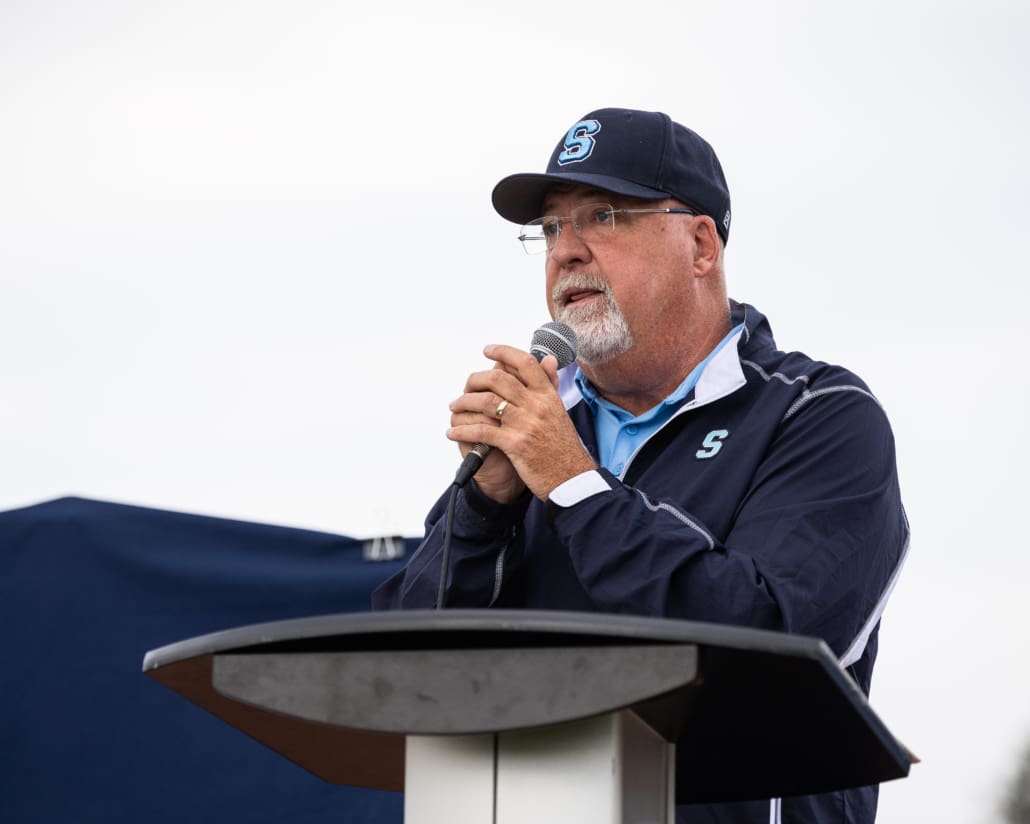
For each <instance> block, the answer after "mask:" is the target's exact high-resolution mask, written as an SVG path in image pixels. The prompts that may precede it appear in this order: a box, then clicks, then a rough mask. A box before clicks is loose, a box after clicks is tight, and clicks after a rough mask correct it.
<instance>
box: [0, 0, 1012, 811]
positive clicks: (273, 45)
mask: <svg viewBox="0 0 1030 824" xmlns="http://www.w3.org/2000/svg"><path fill="white" fill-rule="evenodd" d="M1028 42H1030V6H1028V5H1027V4H1025V3H1019V2H1015V0H1013V1H1012V2H990V1H986V2H985V0H976V2H973V0H970V2H962V3H957V2H939V1H937V2H908V3H895V2H863V3H861V4H859V3H848V4H844V3H840V2H829V0H823V2H818V1H817V0H812V1H811V2H797V1H795V2H777V3H767V2H757V1H756V2H726V3H704V4H701V3H697V2H689V1H688V0H678V2H664V3H663V2H656V3H646V4H626V3H612V2H605V1H604V0H598V1H597V2H593V3H590V4H588V5H586V6H584V7H583V9H579V8H577V7H575V6H574V5H572V6H570V5H568V4H546V5H541V6H540V7H536V6H534V5H533V4H528V5H527V4H521V5H520V4H514V5H513V4H507V3H506V4H488V3H483V2H478V3H473V2H469V3H455V2H443V3H434V4H428V3H416V2H412V3H393V4H390V5H387V4H367V3H345V2H342V0H341V2H304V1H303V0H300V1H298V0H291V1H290V2H267V1H266V2H254V1H253V0H249V1H247V2H244V0H240V1H239V2H231V0H202V1H201V0H188V1H186V2H184V0H176V2H164V3H158V2H143V1H141V0H123V2H116V1H115V0H95V1H94V2H89V3H77V2H71V0H50V2H47V1H46V0H0V296H2V297H0V466H2V467H3V470H4V471H3V472H0V509H6V508H12V507H17V506H23V505H26V504H31V503H36V502H39V501H43V500H48V499H51V498H55V497H59V496H62V495H67V494H77V495H82V496H86V497H93V498H102V499H107V500H115V501H123V502H127V503H135V504H141V505H146V506H154V507H159V508H165V509H176V510H186V511H192V512H199V513H205V514H212V515H221V516H229V517H235V518H243V519H247V520H256V521H264V522H271V523H278V524H285V525H295V526H304V527H310V528H315V529H323V530H327V531H332V532H339V533H344V534H349V535H354V536H364V535H370V534H375V533H379V532H401V533H404V534H409V535H412V534H417V533H419V532H420V529H421V520H422V516H423V513H424V512H425V510H426V509H427V508H428V506H429V505H430V503H431V502H432V501H433V500H434V499H435V498H436V496H437V494H438V493H439V492H440V491H442V489H443V488H444V486H445V485H446V484H447V483H448V482H449V480H450V478H451V477H452V475H453V471H454V467H455V465H456V461H457V454H456V451H455V449H454V448H453V447H452V446H451V445H450V444H449V443H448V442H447V441H446V440H445V439H444V437H443V430H444V429H445V427H446V426H447V420H448V413H447V402H448V401H449V400H450V399H451V398H452V397H454V396H455V395H457V394H458V392H459V390H460V387H461V385H462V383H463V382H464V378H465V375H466V374H467V373H468V372H470V371H472V370H473V369H475V368H480V367H481V366H482V365H485V361H484V360H483V359H482V357H481V355H480V351H481V347H482V346H483V344H485V343H487V342H505V343H515V344H525V343H528V340H529V337H530V335H531V333H532V330H533V329H534V328H535V327H536V326H537V325H538V324H539V323H540V322H542V321H543V320H546V311H545V308H544V302H543V287H542V277H541V272H540V261H539V260H537V259H535V258H528V257H526V256H525V255H523V253H522V251H521V250H520V248H519V246H518V244H517V242H516V241H515V240H514V235H515V227H512V226H510V225H509V224H506V223H505V222H504V221H502V220H501V219H500V218H499V217H497V216H496V215H495V214H494V213H493V211H492V209H491V208H490V205H489V193H490V190H491V188H492V187H493V184H494V183H495V182H496V181H497V180H498V179H499V178H500V177H502V176H504V175H506V174H508V173H510V172H516V171H537V170H542V168H543V166H544V164H545V163H546V160H547V157H548V155H549V154H550V152H551V149H552V148H553V146H554V144H555V142H556V141H557V139H558V138H559V136H560V135H561V134H562V133H563V132H564V131H565V129H566V128H567V127H568V126H569V125H570V124H571V123H572V122H574V121H575V120H577V119H578V118H579V117H580V116H581V115H583V114H585V113H586V112H588V111H590V110H592V109H594V108H599V107H602V106H629V107H633V108H644V109H658V110H662V111H666V112H668V113H669V114H671V115H672V116H673V117H674V118H675V119H677V120H679V121H681V122H683V123H686V124H687V125H689V126H691V127H692V128H694V129H696V130H697V131H699V132H701V134H703V135H705V136H706V137H707V138H708V139H709V140H710V141H711V142H712V143H713V144H714V145H715V147H716V150H717V151H718V153H719V155H720V157H721V159H722V162H723V166H724V168H725V169H726V173H727V177H728V179H729V183H730V188H731V192H732V194H733V207H734V226H733V235H732V238H731V242H730V245H729V249H728V258H727V265H728V271H729V279H730V285H731V293H732V294H733V296H734V297H737V298H738V299H742V300H747V301H748V302H750V303H753V304H755V305H757V306H758V307H759V308H760V309H761V310H762V311H764V312H765V313H766V314H767V315H769V317H770V319H771V321H772V324H773V329H774V331H775V332H776V334H777V338H778V342H779V343H780V345H781V347H782V348H797V349H802V350H803V351H805V352H807V353H808V354H810V355H813V356H815V357H818V358H820V359H823V360H830V361H837V362H841V363H844V364H845V365H847V366H849V367H851V368H852V369H854V370H855V371H857V372H858V373H859V374H860V375H862V376H863V377H864V378H865V379H866V381H867V382H868V383H869V384H870V385H871V386H872V388H873V390H874V392H876V393H877V395H878V396H879V397H880V399H881V400H882V402H883V403H884V405H885V406H886V408H887V410H888V412H889V414H890V415H891V418H892V421H893V424H894V428H895V433H896V436H897V441H898V450H899V460H900V471H901V477H902V483H903V490H904V494H905V499H906V503H907V505H908V509H909V514H910V518H911V520H912V524H913V534H914V539H913V549H912V558H911V561H910V565H909V567H908V569H907V571H906V575H905V577H904V578H903V580H902V583H901V584H900V586H899V588H898V590H897V591H896V593H895V599H894V601H893V603H892V605H891V606H890V608H889V609H888V612H887V615H886V617H885V620H884V626H883V632H882V639H881V656H880V660H879V663H878V670H877V674H876V678H875V679H874V685H873V695H872V702H873V706H874V708H876V709H877V710H878V712H879V713H880V714H881V716H882V717H883V718H884V719H885V720H886V721H887V722H888V724H889V725H890V726H891V728H892V730H893V731H894V732H895V733H896V734H897V735H898V736H899V737H900V738H901V739H902V740H903V741H905V742H906V743H907V744H908V745H909V746H910V747H911V748H912V749H914V750H915V751H916V752H917V753H918V754H919V755H920V756H921V757H922V758H923V760H924V763H922V764H921V765H918V766H916V767H915V768H914V770H913V775H912V777H911V778H909V779H907V780H905V781H901V782H895V783H893V784H890V785H887V786H885V787H884V789H883V793H882V802H881V814H880V818H879V820H880V822H882V823H883V824H899V823H900V822H910V821H916V820H919V821H934V822H944V823H947V822H962V823H963V824H965V822H972V824H980V823H981V822H991V821H996V820H998V819H999V815H998V813H997V809H996V808H997V803H998V799H999V797H1000V795H1001V791H1002V789H1003V787H1004V786H1005V785H1006V783H1007V782H1008V780H1009V778H1010V775H1011V774H1012V773H1013V770H1014V767H1013V764H1012V759H1013V757H1014V754H1015V752H1016V751H1017V749H1018V748H1019V747H1020V746H1021V744H1022V742H1023V741H1025V740H1027V739H1028V738H1030V664H1028V663H1027V661H1026V647H1027V641H1026V635H1027V629H1028V628H1030V598H1027V597H1026V594H1025V581H1026V580H1027V578H1028V574H1030V553H1028V546H1027V539H1026V538H1025V529H1024V526H1023V520H1024V511H1023V506H1025V505H1026V503H1025V498H1026V488H1027V485H1026V482H1025V481H1024V479H1023V466H1024V465H1025V464H1026V463H1027V460H1028V458H1030V449H1028V445H1027V438H1026V434H1025V432H1026V420H1027V411H1026V410H1027V403H1028V400H1030V391H1028V387H1030V381H1028V378H1027V377H1026V373H1025V371H1024V370H1023V368H1022V367H1020V366H1019V363H1021V362H1022V357H1020V356H1019V355H1018V350H1017V349H1016V345H1017V333H1018V328H1019V327H1018V317H1019V315H1018V310H1019V306H1020V304H1021V303H1022V300H1023V299H1024V297H1025V295H1026V286H1025V283H1026V280H1027V275H1028V274H1030V273H1028V268H1030V267H1028V265H1027V262H1026V261H1027V255H1026V250H1025V242H1024V238H1025V237H1026V234H1027V229H1026V227H1027V225H1028V221H1030V206H1028V202H1027V196H1026V192H1027V191H1028V188H1030V164H1028V162H1027V159H1026V146H1027V144H1028V142H1030V141H1028V134H1027V132H1028V128H1027V126H1028V109H1027V101H1028V100H1030V95H1028V92H1030V71H1028V70H1030V57H1028V55H1030V49H1028V48H1027V43H1028ZM1012 312H1016V314H1015V315H1012V314H1011V313H1012Z"/></svg>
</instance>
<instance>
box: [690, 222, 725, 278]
mask: <svg viewBox="0 0 1030 824" xmlns="http://www.w3.org/2000/svg"><path fill="white" fill-rule="evenodd" d="M693 230H694V275H695V276H696V277H705V276H706V275H708V274H709V272H711V271H712V270H713V269H715V268H717V266H718V263H719V256H720V254H721V253H722V241H721V240H720V239H719V232H718V231H717V230H716V228H715V221H714V220H712V219H711V218H710V217H708V215H698V216H697V217H696V218H695V219H694V225H693Z"/></svg>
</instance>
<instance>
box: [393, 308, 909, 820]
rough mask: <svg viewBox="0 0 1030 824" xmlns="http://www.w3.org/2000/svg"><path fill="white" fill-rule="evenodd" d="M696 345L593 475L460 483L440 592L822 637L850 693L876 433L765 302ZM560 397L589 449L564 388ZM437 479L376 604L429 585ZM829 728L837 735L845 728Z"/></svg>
mask: <svg viewBox="0 0 1030 824" xmlns="http://www.w3.org/2000/svg"><path fill="white" fill-rule="evenodd" d="M732 315H733V318H732V322H733V324H734V325H736V324H738V323H740V322H741V321H743V323H744V326H743V328H742V330H741V331H740V333H739V335H738V337H737V339H736V341H731V342H730V343H729V344H727V345H726V346H725V347H723V349H722V350H721V351H720V352H719V353H718V354H717V355H716V356H715V357H714V358H713V359H712V360H711V361H710V362H709V364H708V365H707V367H706V368H705V370H704V371H703V372H702V374H701V376H700V378H699V380H698V382H697V384H696V386H695V388H694V390H693V392H692V393H691V395H690V396H689V397H688V398H687V400H686V402H685V403H684V404H683V406H682V407H681V408H680V409H679V410H678V411H677V413H676V415H675V416H674V417H673V418H672V419H671V420H670V421H669V422H668V423H666V425H665V426H664V427H662V428H661V429H660V430H659V431H658V432H657V433H655V434H654V435H653V436H652V437H651V438H650V439H649V440H648V441H647V442H646V443H645V444H643V446H642V447H641V448H640V449H639V450H638V451H637V452H636V453H635V454H634V455H633V456H632V458H631V459H630V460H629V461H628V462H627V465H626V468H625V470H624V472H623V475H622V477H621V478H616V477H615V476H614V475H612V474H611V473H610V472H608V471H607V470H604V469H600V470H598V471H599V472H600V474H601V475H602V476H603V478H604V480H605V481H606V482H607V484H608V486H609V487H610V489H609V490H607V491H603V492H599V493H597V494H594V495H591V496H590V497H588V498H586V499H584V500H582V501H580V502H578V503H576V504H574V505H572V506H569V507H564V508H563V507H560V506H557V505H555V504H554V503H552V502H548V503H544V502H542V501H540V500H539V499H537V498H535V497H534V496H532V495H531V494H529V493H528V492H527V493H526V494H525V496H524V497H523V498H522V499H520V500H519V501H517V502H515V503H512V504H507V505H501V504H497V503H494V502H493V501H491V500H489V499H488V498H486V497H485V496H483V495H482V494H480V493H479V492H478V491H477V489H476V488H475V487H474V483H472V484H469V487H466V489H465V490H464V491H463V492H462V494H461V495H460V496H459V500H458V503H457V508H456V513H455V518H454V533H453V542H452V549H451V552H452V556H451V572H450V576H449V583H448V587H447V605H448V606H450V607H470V608H476V607H478V608H481V607H487V606H492V607H505V608H526V609H559V610H577V611H587V612H589V611H596V612H613V613H627V614H634V615H648V616H655V617H668V618H682V619H688V620H696V621H712V622H718V623H726V624H734V625H738V626H747V627H759V628H764V629H773V630H780V631H785V632H792V633H797V634H802V635H809V636H815V637H819V638H822V639H824V640H825V641H826V642H827V643H828V644H829V646H830V647H831V648H832V649H833V650H834V652H835V653H836V654H837V655H838V656H839V658H840V661H841V663H842V665H843V666H844V667H846V668H847V669H848V670H849V672H850V673H851V674H852V676H853V677H854V678H855V680H856V682H857V683H858V684H859V685H860V686H861V688H862V690H863V691H864V692H865V693H866V694H868V692H869V686H870V679H871V676H872V668H873V662H874V660H875V657H876V640H877V627H878V624H879V619H880V615H881V613H882V611H883V608H884V605H885V603H886V600H887V597H888V595H889V594H890V591H891V589H892V588H893V585H894V581H895V580H896V577H897V574H898V572H899V570H900V567H901V564H902V562H903V560H904V556H905V553H906V551H907V546H908V524H907V521H906V518H905V514H904V510H903V508H902V504H901V497H900V492H899V486H898V477H897V470H896V466H895V454H894V439H893V435H892V433H891V429H890V425H889V423H888V421H887V418H886V415H885V414H884V411H883V409H882V408H881V407H880V404H879V403H878V402H877V401H876V399H875V398H874V397H873V395H872V394H871V393H870V392H869V389H868V388H867V387H866V385H865V384H864V383H863V382H862V381H861V380H860V379H859V378H858V377H856V376H855V375H854V374H852V373H851V372H849V371H847V370H846V369H843V368H841V367H839V366H833V365H830V364H826V363H821V362H818V361H813V360H811V359H810V358H808V357H806V356H805V355H803V354H800V353H798V352H790V353H786V352H781V351H779V350H777V349H776V345H775V343H774V341H773V337H772V331H771V329H770V327H769V324H768V322H767V321H766V319H765V317H764V316H763V315H761V314H760V313H759V312H757V311H756V310H755V309H754V308H753V307H750V306H747V305H744V304H734V305H733V311H732ZM566 404H567V406H568V407H569V410H568V411H569V415H570V416H571V417H572V420H573V421H574V422H575V425H576V429H577V431H578V432H579V436H580V438H581V439H582V441H583V444H584V445H585V447H586V448H587V450H588V451H589V452H590V453H591V455H593V456H594V457H595V458H596V455H597V452H596V438H595V434H594V424H593V417H592V414H591V412H590V410H589V408H588V406H587V404H586V403H585V402H584V401H583V400H582V398H581V397H580V396H579V394H578V391H576V390H571V391H569V392H567V393H566ZM447 498H448V495H447V494H445V495H444V496H443V497H441V499H440V500H439V501H438V502H437V504H436V505H435V506H434V507H433V509H432V510H431V511H430V513H429V516H428V518H427V521H426V537H425V540H424V541H423V543H422V545H421V546H420V547H419V549H418V551H417V552H416V553H415V554H414V555H413V556H412V558H411V561H410V562H409V563H408V564H407V566H406V567H405V569H403V570H402V571H401V572H399V573H398V574H396V575H395V576H393V577H392V578H391V579H389V580H388V581H386V582H385V583H384V584H383V585H382V586H381V587H380V588H379V589H378V590H377V591H376V592H375V594H374V595H373V606H374V607H375V608H376V609H398V608H429V607H432V606H433V605H434V604H435V602H436V594H437V588H438V584H439V576H440V555H441V550H442V545H443V529H444V520H445V518H444V514H445V511H446V505H447ZM847 745H848V744H847V742H841V746H847ZM875 809H876V788H875V787H869V788H863V789H860V790H849V791H845V792H840V793H833V794H829V795H822V796H806V797H802V798H788V799H783V801H782V802H779V801H774V802H772V811H771V812H770V802H760V803H759V802H755V803H745V804H719V805H681V806H679V807H678V808H677V820H678V821H680V822H748V824H751V822H761V824H766V823H767V822H770V821H790V822H835V824H837V823H839V822H871V821H872V820H873V818H874V817H875Z"/></svg>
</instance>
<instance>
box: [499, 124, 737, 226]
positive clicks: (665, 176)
mask: <svg viewBox="0 0 1030 824" xmlns="http://www.w3.org/2000/svg"><path fill="white" fill-rule="evenodd" d="M556 183H578V184H580V185H583V186H590V187H593V188H595V189H600V190H602V191H605V192H612V193H614V194H619V195H625V196H627V197H637V198H641V199H644V200H664V199H665V198H670V197H671V198H674V199H676V200H679V201H681V202H682V203H685V204H686V205H687V206H689V207H691V208H692V209H694V210H696V211H697V212H700V213H701V214H703V215H708V216H709V217H710V218H712V219H713V220H714V221H715V226H716V228H717V229H718V231H719V235H720V236H721V237H722V241H723V243H726V242H727V241H728V240H729V235H730V191H729V187H727V185H726V177H725V176H724V175H723V173H722V166H721V165H720V164H719V158H717V157H716V156H715V150H714V149H712V147H711V146H710V145H708V143H707V141H705V140H704V138H702V137H701V136H700V135H698V134H697V133H696V132H692V131H691V130H690V129H688V128H686V127H685V126H681V125H680V124H679V123H675V122H673V120H672V119H671V118H670V117H669V116H668V115H667V114H663V113H662V112H642V111H637V110H635V109H598V110H597V111H594V112H590V114H588V115H586V116H584V117H583V118H582V119H581V120H578V121H577V122H576V123H574V124H573V125H572V127H571V128H570V129H569V130H568V131H567V132H566V133H565V134H564V135H562V138H561V140H559V141H558V145H557V146H556V147H555V149H554V153H553V154H552V155H551V159H550V161H549V162H548V164H547V171H546V172H544V173H543V174H534V173H526V174H517V175H509V176H508V177H506V178H504V179H503V180H501V182H500V183H498V184H497V185H496V186H495V187H494V191H493V204H494V208H495V209H496V210H497V213H498V214H499V215H500V216H501V217H503V218H505V219H506V220H510V221H512V223H528V222H529V221H531V220H534V219H535V218H538V217H540V208H541V207H540V204H541V203H542V202H543V199H544V195H546V194H547V191H548V190H549V189H550V188H551V187H552V186H554V185H555V184H556Z"/></svg>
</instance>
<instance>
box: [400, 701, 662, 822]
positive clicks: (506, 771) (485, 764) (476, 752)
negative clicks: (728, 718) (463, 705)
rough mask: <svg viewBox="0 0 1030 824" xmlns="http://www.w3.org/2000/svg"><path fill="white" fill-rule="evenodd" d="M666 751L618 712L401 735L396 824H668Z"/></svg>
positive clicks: (632, 716) (654, 737)
mask: <svg viewBox="0 0 1030 824" xmlns="http://www.w3.org/2000/svg"><path fill="white" fill-rule="evenodd" d="M674 769H675V748H674V745H672V744H670V743H668V742H667V741H665V740H664V739H662V738H661V737H660V736H659V735H658V734H657V733H655V732H654V731H653V730H652V729H651V728H650V727H649V726H647V725H646V724H645V723H644V722H643V721H641V720H640V719H639V718H638V717H637V716H636V715H635V714H634V713H632V712H630V711H622V712H617V713H610V714H608V715H602V716H597V717H594V718H588V719H586V720H583V721H572V722H569V723H565V724H557V725H554V726H550V727H542V728H539V729H533V730H519V731H515V732H508V733H497V734H486V735H461V736H416V735H412V736H408V738H407V745H406V753H405V793H404V821H405V824H488V823H489V824H568V822H575V821H589V822H592V824H673V822H674V821H675V811H674V805H675V798H674V786H675V776H674Z"/></svg>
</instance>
